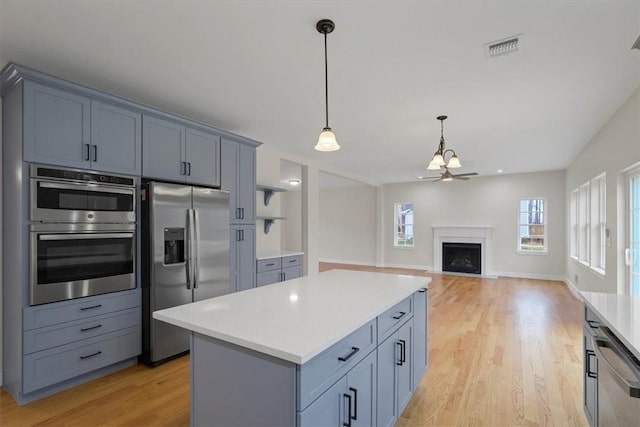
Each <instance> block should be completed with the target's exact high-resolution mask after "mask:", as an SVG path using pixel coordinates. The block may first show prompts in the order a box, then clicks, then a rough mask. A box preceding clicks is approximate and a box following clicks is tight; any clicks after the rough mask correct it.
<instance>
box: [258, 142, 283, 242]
mask: <svg viewBox="0 0 640 427" xmlns="http://www.w3.org/2000/svg"><path fill="white" fill-rule="evenodd" d="M256 156H257V160H256V181H257V183H258V184H262V185H270V186H272V187H280V156H279V154H278V153H277V152H276V151H273V150H271V149H269V148H268V147H265V146H260V147H258V150H257V154H256ZM280 209H281V200H280V193H276V194H275V195H274V196H273V197H272V198H271V200H270V201H269V206H265V205H264V193H263V192H262V191H256V215H257V216H283V215H282V213H281V211H280ZM281 228H282V223H281V221H276V222H275V223H273V225H272V226H271V228H270V230H269V234H264V221H256V252H257V253H258V254H260V253H265V252H267V253H269V252H278V251H280V249H281V248H280V233H281Z"/></svg>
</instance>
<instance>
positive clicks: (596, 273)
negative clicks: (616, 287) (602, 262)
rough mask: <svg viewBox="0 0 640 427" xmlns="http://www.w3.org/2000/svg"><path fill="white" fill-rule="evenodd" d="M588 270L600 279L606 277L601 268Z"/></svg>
mask: <svg viewBox="0 0 640 427" xmlns="http://www.w3.org/2000/svg"><path fill="white" fill-rule="evenodd" d="M590 269H591V272H592V273H593V274H595V275H596V276H598V277H600V278H601V279H604V278H605V277H607V276H606V272H605V271H604V270H603V269H601V268H598V267H590Z"/></svg>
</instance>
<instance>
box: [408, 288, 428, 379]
mask: <svg viewBox="0 0 640 427" xmlns="http://www.w3.org/2000/svg"><path fill="white" fill-rule="evenodd" d="M427 301H428V296H427V289H426V288H422V289H420V290H419V291H418V292H416V293H415V294H413V303H414V306H415V309H414V314H413V337H414V340H413V343H412V344H413V346H412V347H413V391H415V390H416V389H417V388H418V385H419V384H420V381H421V380H422V377H424V374H426V373H427V364H428V361H429V358H428V348H427V328H428V325H427Z"/></svg>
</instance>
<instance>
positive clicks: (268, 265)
mask: <svg viewBox="0 0 640 427" xmlns="http://www.w3.org/2000/svg"><path fill="white" fill-rule="evenodd" d="M274 265H275V264H274V263H271V264H267V267H271V266H274Z"/></svg>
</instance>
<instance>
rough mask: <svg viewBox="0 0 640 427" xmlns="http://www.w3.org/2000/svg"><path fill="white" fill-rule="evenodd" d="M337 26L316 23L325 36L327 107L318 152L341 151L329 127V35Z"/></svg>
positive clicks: (325, 96)
mask: <svg viewBox="0 0 640 427" xmlns="http://www.w3.org/2000/svg"><path fill="white" fill-rule="evenodd" d="M335 28H336V25H335V24H334V23H333V21H332V20H331V19H321V20H319V21H318V22H317V23H316V30H318V32H319V33H320V34H324V101H325V103H324V106H325V110H324V111H325V126H324V128H323V129H322V132H321V133H320V137H319V138H318V143H317V144H316V147H315V149H316V150H318V151H336V150H339V149H340V146H339V145H338V141H336V135H335V134H334V133H333V130H331V128H330V127H329V77H328V75H329V73H328V67H327V34H329V33H331V32H333V30H334V29H335Z"/></svg>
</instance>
